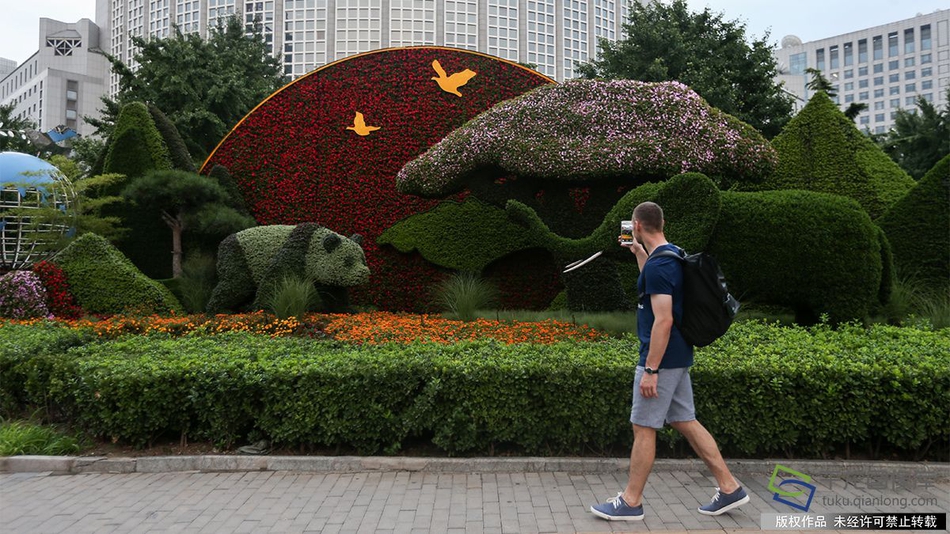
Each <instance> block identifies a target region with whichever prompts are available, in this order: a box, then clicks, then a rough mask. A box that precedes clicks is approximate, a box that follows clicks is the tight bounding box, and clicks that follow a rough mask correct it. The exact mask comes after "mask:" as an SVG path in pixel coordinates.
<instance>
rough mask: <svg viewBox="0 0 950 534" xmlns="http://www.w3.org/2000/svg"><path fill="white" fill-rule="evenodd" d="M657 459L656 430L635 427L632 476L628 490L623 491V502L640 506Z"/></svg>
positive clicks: (631, 454) (631, 460)
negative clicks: (654, 461) (644, 489)
mask: <svg viewBox="0 0 950 534" xmlns="http://www.w3.org/2000/svg"><path fill="white" fill-rule="evenodd" d="M655 458H656V429H654V428H650V427H648V426H640V425H633V448H632V449H631V450H630V475H629V477H628V478H627V488H626V489H625V490H624V491H623V500H624V501H625V502H626V503H627V504H629V505H630V506H640V501H641V500H642V499H643V488H644V487H646V485H647V478H648V477H649V476H650V471H652V470H653V460H654V459H655Z"/></svg>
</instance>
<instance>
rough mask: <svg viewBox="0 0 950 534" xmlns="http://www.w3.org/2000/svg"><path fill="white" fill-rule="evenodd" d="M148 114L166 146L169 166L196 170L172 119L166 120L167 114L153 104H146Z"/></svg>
mask: <svg viewBox="0 0 950 534" xmlns="http://www.w3.org/2000/svg"><path fill="white" fill-rule="evenodd" d="M148 114H149V116H151V117H152V121H154V122H155V128H156V129H158V133H160V134H161V136H162V141H164V143H165V146H166V147H168V156H169V162H170V164H171V168H172V169H177V170H180V171H187V172H198V168H197V167H195V162H194V160H192V159H191V154H189V153H188V148H187V147H186V146H185V141H184V140H183V139H182V138H181V134H180V133H179V132H178V128H176V127H175V125H174V124H173V123H172V121H170V120H168V116H166V115H165V114H164V113H162V110H160V109H158V107H157V106H155V104H149V105H148Z"/></svg>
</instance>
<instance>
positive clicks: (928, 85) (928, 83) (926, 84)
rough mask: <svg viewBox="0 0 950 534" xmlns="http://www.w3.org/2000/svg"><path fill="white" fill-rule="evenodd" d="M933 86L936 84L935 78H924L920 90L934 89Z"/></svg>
mask: <svg viewBox="0 0 950 534" xmlns="http://www.w3.org/2000/svg"><path fill="white" fill-rule="evenodd" d="M933 86H934V82H933V80H924V81H922V82H920V90H921V91H927V90H929V89H933Z"/></svg>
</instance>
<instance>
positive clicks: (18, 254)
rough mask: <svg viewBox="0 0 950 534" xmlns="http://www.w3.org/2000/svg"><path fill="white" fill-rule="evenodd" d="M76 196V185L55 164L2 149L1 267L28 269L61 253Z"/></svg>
mask: <svg viewBox="0 0 950 534" xmlns="http://www.w3.org/2000/svg"><path fill="white" fill-rule="evenodd" d="M75 199H76V195H75V191H74V190H73V187H72V184H71V183H70V182H69V180H68V179H67V178H66V176H64V175H63V174H62V173H61V172H60V171H59V169H57V168H56V167H55V166H53V165H51V164H50V163H48V162H46V161H43V160H41V159H40V158H37V157H34V156H31V155H29V154H21V153H20V152H0V251H2V254H3V257H2V258H0V270H3V271H12V270H16V269H28V268H29V267H31V266H32V265H33V264H34V263H36V262H38V261H41V260H44V259H46V258H48V257H50V256H51V255H53V254H54V253H55V252H57V250H56V245H57V243H59V242H61V238H62V237H63V236H64V235H66V233H67V232H69V231H70V224H68V221H69V217H70V215H71V214H72V211H70V208H71V207H72V206H73V205H74V203H75ZM51 214H55V216H51Z"/></svg>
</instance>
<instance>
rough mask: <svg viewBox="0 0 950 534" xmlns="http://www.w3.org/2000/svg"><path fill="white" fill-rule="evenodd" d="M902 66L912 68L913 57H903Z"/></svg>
mask: <svg viewBox="0 0 950 534" xmlns="http://www.w3.org/2000/svg"><path fill="white" fill-rule="evenodd" d="M904 66H905V67H913V66H914V56H910V57H905V58H904Z"/></svg>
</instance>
